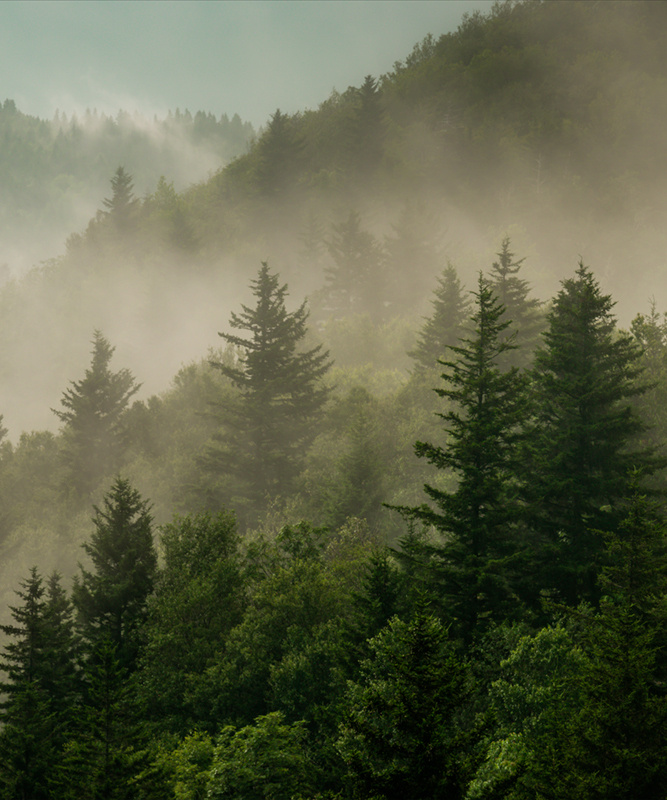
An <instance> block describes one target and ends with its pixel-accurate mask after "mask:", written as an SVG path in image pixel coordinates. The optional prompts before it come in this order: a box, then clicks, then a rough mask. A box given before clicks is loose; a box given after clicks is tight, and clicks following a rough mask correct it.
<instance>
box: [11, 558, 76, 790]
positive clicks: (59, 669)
mask: <svg viewBox="0 0 667 800" xmlns="http://www.w3.org/2000/svg"><path fill="white" fill-rule="evenodd" d="M21 586H22V588H21V589H20V590H19V591H18V592H17V594H18V596H19V598H20V600H21V604H20V605H17V606H14V607H12V608H11V612H12V617H13V620H14V621H13V623H12V624H10V625H2V626H0V630H2V632H3V633H4V634H5V635H6V636H7V637H8V642H7V644H6V645H5V648H4V654H3V657H2V659H1V660H0V671H2V672H4V673H5V680H3V681H2V682H1V683H0V691H1V692H2V695H3V702H2V703H1V704H0V720H1V721H2V728H1V730H0V797H1V798H3V800H4V799H5V798H6V799H7V800H10V798H11V800H13V799H14V798H18V797H31V798H36V800H38V799H41V798H43V799H44V800H47V798H48V799H50V798H51V797H52V796H53V794H52V791H53V772H54V769H55V768H56V766H57V764H58V762H59V760H60V758H61V755H62V749H63V747H64V744H65V741H66V739H67V737H68V735H69V733H70V732H71V730H72V727H73V722H74V719H73V718H74V713H75V712H74V708H75V703H76V700H78V690H79V686H78V679H77V675H76V671H75V654H76V646H75V638H74V634H73V630H72V619H71V610H70V608H69V604H68V601H67V598H66V595H65V593H64V591H63V589H62V587H61V585H60V580H59V577H58V575H56V574H54V575H52V576H51V578H50V579H49V581H48V586H47V589H46V590H45V588H44V582H43V580H42V578H41V576H40V575H39V573H38V572H37V570H36V568H33V569H32V570H31V572H30V576H29V578H28V579H27V580H25V581H23V582H22V584H21Z"/></svg>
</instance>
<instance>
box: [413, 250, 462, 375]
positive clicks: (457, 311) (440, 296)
mask: <svg viewBox="0 0 667 800" xmlns="http://www.w3.org/2000/svg"><path fill="white" fill-rule="evenodd" d="M434 294H435V298H434V299H433V300H432V301H431V302H432V305H433V313H432V314H431V316H430V317H428V318H427V319H426V322H425V324H424V327H423V328H422V329H421V331H420V333H419V337H418V339H417V344H416V346H415V348H414V349H413V350H412V351H411V352H410V353H408V355H409V356H410V357H411V358H413V359H414V360H415V361H416V362H417V365H418V367H420V368H421V369H424V370H429V371H430V370H433V369H435V368H436V367H437V365H438V361H439V359H442V358H445V356H446V354H447V349H448V348H451V347H455V346H456V345H457V344H458V343H459V340H460V339H462V338H463V337H464V335H465V326H466V323H467V322H468V320H469V317H470V310H471V304H470V300H469V298H468V297H467V296H465V295H464V293H463V286H462V285H461V281H460V280H459V277H458V274H457V272H456V269H455V268H454V267H453V266H452V265H451V264H448V265H447V267H446V268H445V269H444V270H443V272H442V275H441V276H440V277H439V278H438V286H437V287H436V289H435V291H434Z"/></svg>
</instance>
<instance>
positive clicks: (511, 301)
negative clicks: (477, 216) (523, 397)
mask: <svg viewBox="0 0 667 800" xmlns="http://www.w3.org/2000/svg"><path fill="white" fill-rule="evenodd" d="M509 247H510V240H509V237H508V236H506V237H505V238H504V239H503V241H502V244H501V250H500V252H499V253H498V261H495V262H494V263H493V266H492V267H491V276H490V283H491V288H492V289H493V291H494V293H495V294H496V296H497V297H498V299H499V300H500V302H501V303H502V305H503V306H504V307H505V319H508V320H511V322H512V330H513V332H515V334H516V338H515V341H514V344H515V345H516V347H515V349H513V350H512V351H511V352H508V353H507V354H506V356H505V358H506V360H507V364H508V365H510V366H517V367H527V366H528V365H529V364H530V363H531V361H532V358H533V351H534V350H535V348H536V347H537V344H538V337H539V333H540V331H541V329H542V327H543V326H542V316H541V314H540V310H539V309H540V304H539V302H538V301H537V300H535V299H532V298H529V297H528V295H529V293H530V287H529V285H528V282H527V281H525V280H523V278H520V277H519V274H518V273H519V270H520V269H521V266H522V265H523V262H524V261H525V258H521V259H519V260H518V261H515V260H514V253H512V252H510V249H509Z"/></svg>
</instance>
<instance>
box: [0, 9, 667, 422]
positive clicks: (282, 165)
mask: <svg viewBox="0 0 667 800" xmlns="http://www.w3.org/2000/svg"><path fill="white" fill-rule="evenodd" d="M666 20H667V15H666V13H665V7H664V5H663V4H655V3H645V2H633V3H615V4H609V5H606V6H603V7H600V6H599V4H596V3H593V2H586V1H584V2H579V3H575V4H563V3H532V2H521V3H500V4H498V5H497V6H496V7H494V9H493V11H492V12H491V13H489V14H488V15H483V14H479V13H475V14H472V15H470V16H468V17H467V18H465V19H464V21H463V23H462V24H461V26H460V28H459V30H458V31H456V32H455V33H451V34H446V35H443V36H441V37H439V38H435V37H427V38H426V39H425V40H424V41H423V42H421V43H419V44H418V45H417V46H416V47H415V48H414V50H413V51H412V53H411V54H409V55H408V56H407V57H406V58H405V59H404V60H403V61H400V62H397V63H396V65H395V69H394V70H393V72H391V73H389V74H387V75H384V76H381V77H380V78H377V79H375V78H373V77H372V76H367V78H366V79H365V80H363V81H360V85H359V86H358V87H349V89H348V90H346V91H345V92H343V93H337V92H334V93H333V94H332V95H331V96H330V97H329V98H327V99H325V100H324V101H323V102H322V103H321V105H320V106H319V108H318V109H316V110H312V111H304V112H301V113H298V114H293V115H286V114H283V113H281V112H280V111H277V112H276V113H275V114H273V115H272V117H271V119H270V120H269V121H268V123H267V125H266V127H265V129H264V130H263V132H262V133H261V135H260V136H259V137H258V138H257V140H256V141H255V142H254V143H253V144H252V146H251V147H250V148H249V149H248V152H244V153H242V154H239V155H238V156H237V157H236V158H235V159H233V160H232V161H231V163H230V164H228V165H227V166H226V167H224V168H222V169H219V170H218V171H216V172H215V173H214V174H213V175H212V176H211V177H209V178H208V179H206V180H203V181H202V182H200V183H198V184H194V183H192V184H191V185H188V186H187V188H181V187H178V183H177V181H176V178H175V176H174V175H172V174H169V171H168V170H167V169H162V170H160V174H163V175H165V180H164V181H163V182H162V183H161V184H160V185H157V181H156V184H155V185H154V187H153V188H151V189H149V190H145V188H144V187H145V182H144V178H143V177H141V175H142V173H141V170H142V169H143V167H142V164H141V162H140V160H138V159H136V158H135V159H133V158H130V157H125V158H124V159H123V162H124V164H123V165H124V167H125V169H126V171H127V172H128V173H129V174H130V175H132V177H133V180H134V186H135V193H136V195H137V200H138V202H137V206H136V209H137V214H136V219H135V224H134V226H133V228H132V230H131V231H129V230H128V231H125V232H123V233H119V231H118V230H116V229H115V228H114V225H113V220H112V219H110V217H109V215H108V214H105V213H104V211H103V210H102V209H103V208H104V206H103V199H104V198H105V197H107V198H108V196H109V191H110V190H109V184H108V181H109V179H110V178H111V177H112V175H113V172H114V170H115V168H116V167H117V166H118V165H117V164H112V163H104V168H105V170H106V172H107V174H106V185H105V187H104V189H100V191H99V195H98V200H97V203H96V208H97V209H100V211H99V212H98V213H97V214H96V215H95V216H94V217H92V219H91V220H90V223H89V225H88V227H87V228H86V229H84V230H80V232H79V233H74V234H73V235H71V236H70V237H69V239H68V246H67V251H66V252H65V254H64V255H63V256H61V257H59V258H57V259H54V260H52V261H51V262H48V263H46V264H43V265H42V266H40V267H38V268H35V269H34V270H33V271H32V272H31V273H30V274H29V275H28V276H26V277H25V278H23V279H18V280H15V281H14V282H12V283H11V284H10V285H8V286H7V287H6V288H5V290H4V291H3V293H2V295H1V296H0V308H2V311H3V314H2V322H0V348H1V351H2V353H3V361H2V364H0V374H1V375H2V377H3V396H2V397H0V401H1V405H0V409H2V410H3V412H4V414H5V421H6V423H7V424H8V425H9V427H10V430H12V432H13V434H15V432H17V431H18V430H21V429H23V428H31V427H49V426H50V427H52V426H53V420H52V419H51V418H50V417H49V414H48V412H47V411H46V409H48V408H50V407H52V406H53V405H54V403H55V402H56V400H57V397H58V393H59V392H60V391H62V389H63V388H64V387H65V386H66V385H67V381H68V380H71V379H72V378H73V377H75V376H76V375H77V374H78V373H79V372H80V370H81V369H82V368H83V366H84V365H85V359H86V353H87V349H88V342H89V340H90V336H91V332H92V331H93V330H95V329H101V330H102V331H103V332H104V333H105V335H107V336H108V337H109V339H110V340H111V341H112V342H113V343H114V344H115V345H116V346H117V348H118V349H117V357H118V358H119V360H120V361H121V362H122V363H126V364H127V365H128V366H129V367H131V368H132V369H133V371H134V372H135V374H136V375H137V377H138V379H139V380H141V381H142V382H143V383H144V385H145V387H146V391H147V392H148V393H150V392H155V391H159V390H160V389H161V388H163V387H165V386H166V385H168V382H169V379H170V378H171V376H172V375H173V374H174V373H175V372H176V370H177V369H178V367H179V366H180V365H181V364H183V363H188V362H189V361H190V360H192V359H193V358H194V359H196V358H198V357H201V356H202V355H203V353H204V352H205V349H206V347H208V346H213V345H215V344H216V338H215V337H216V334H217V331H218V330H219V329H220V328H221V326H223V325H224V324H225V321H226V319H227V318H228V315H229V311H230V310H231V309H232V308H234V307H235V306H236V305H237V304H238V302H239V300H240V299H243V298H244V297H245V295H244V291H245V288H244V287H246V286H247V282H248V277H249V276H251V275H252V274H254V271H255V270H256V268H257V265H258V264H259V263H260V261H262V260H268V261H269V262H270V264H271V266H272V268H275V269H276V270H277V271H278V272H280V274H281V276H282V277H283V278H284V279H285V280H287V281H288V282H289V284H290V290H291V294H292V296H293V297H294V298H295V302H296V299H298V298H299V297H302V296H303V295H308V296H310V298H311V305H312V307H313V314H314V318H315V319H314V321H317V323H318V325H320V326H322V325H325V324H326V322H327V314H328V313H329V312H328V311H327V309H330V305H329V306H328V305H327V302H328V301H326V299H325V296H326V294H327V281H328V278H327V276H328V275H330V274H331V269H332V264H333V261H332V259H333V258H334V255H333V254H334V250H332V247H334V245H335V239H336V236H337V235H338V233H337V230H339V229H341V226H343V227H344V226H345V224H346V221H348V220H350V219H353V215H355V214H356V215H357V217H358V228H359V235H361V236H362V238H363V236H367V237H371V239H370V240H369V241H371V245H372V246H370V250H368V254H367V256H364V258H365V259H366V261H363V265H364V267H363V268H364V270H366V271H367V272H368V273H369V275H374V278H373V279H372V281H373V282H372V284H371V288H373V286H375V287H377V291H375V292H373V291H371V292H370V294H368V296H369V297H370V298H371V299H372V300H373V301H374V302H376V305H377V308H378V309H380V310H381V311H382V315H384V317H385V318H391V317H396V318H399V317H402V318H405V319H406V320H412V322H411V323H409V324H411V325H412V326H413V327H415V326H416V325H418V320H419V314H420V313H421V311H422V310H423V309H424V307H425V305H426V304H427V302H428V298H429V293H430V291H431V288H432V286H433V285H434V281H435V276H436V275H437V274H438V272H439V271H440V270H441V269H442V268H443V266H444V265H445V263H446V261H447V259H450V260H451V261H452V262H453V263H455V264H456V265H457V267H458V268H459V269H460V270H461V271H462V274H463V277H464V278H465V279H466V282H467V283H468V284H470V278H471V276H473V275H474V273H475V271H476V270H477V269H478V268H479V264H480V260H481V261H482V262H483V263H486V262H487V261H489V260H490V259H492V258H493V254H494V253H495V252H496V250H497V247H498V243H499V241H500V240H501V238H502V237H503V236H504V235H505V234H506V233H508V232H509V233H510V234H511V237H512V242H513V246H514V247H515V249H517V251H518V252H520V253H521V254H524V255H529V256H530V258H529V259H528V264H529V267H528V270H529V272H528V273H527V275H526V277H527V278H528V279H529V280H530V281H531V283H532V284H533V285H534V286H535V288H536V291H537V293H538V294H539V295H540V296H541V297H543V298H545V297H548V296H549V295H550V294H552V293H553V291H554V290H555V288H556V287H557V285H558V280H559V279H560V278H561V277H563V276H564V275H566V274H569V272H570V270H571V268H572V267H573V265H574V264H576V262H577V261H578V259H579V257H581V258H583V259H584V261H586V262H587V263H588V264H590V266H591V268H592V269H593V270H594V271H595V272H596V274H598V275H599V276H600V278H601V280H602V281H603V284H604V286H605V288H606V289H608V290H609V291H611V292H612V293H613V294H614V295H615V296H616V297H618V298H620V299H621V300H622V303H621V305H620V306H619V311H620V312H621V313H622V314H623V315H624V318H625V319H626V321H629V319H630V317H631V316H632V315H633V314H634V313H636V311H638V310H642V309H644V308H645V306H646V303H647V301H648V297H649V296H651V295H655V297H656V301H657V303H658V307H659V308H660V307H662V306H663V305H664V304H665V303H666V302H667V294H665V295H664V296H663V294H662V293H663V292H665V288H664V287H663V286H662V285H661V283H658V282H657V278H656V276H657V275H659V273H660V269H661V266H662V263H663V257H664V253H665V252H666V251H667V241H666V240H665V235H666V234H665V232H664V231H663V230H662V227H663V226H662V225H661V220H662V219H663V218H664V214H663V211H664V210H667V209H664V197H665V192H664V175H665V172H664V170H662V169H661V168H660V165H662V164H663V163H665V162H666V161H667V145H666V144H665V142H664V141H663V137H662V136H661V131H662V129H663V127H662V123H663V119H662V117H663V111H662V109H663V108H665V107H667V102H664V101H665V100H666V99H667V98H665V93H666V89H665V87H666V86H667V64H666V61H665V57H664V54H663V51H662V47H661V44H660V43H661V41H662V38H661V37H662V34H663V33H664V32H665V28H666V27H667V21H666ZM5 105H7V104H5ZM2 113H3V114H5V113H7V114H12V113H13V114H17V113H19V112H18V111H17V110H16V109H13V110H12V108H11V107H9V108H7V109H5V106H3V112H2ZM91 118H92V119H93V120H94V119H95V115H94V114H92V115H91ZM123 119H124V121H123ZM123 119H120V120H115V121H112V120H110V119H108V118H99V119H98V120H97V121H94V123H93V122H91V124H94V126H95V128H96V130H97V129H99V130H104V129H107V128H108V129H109V130H111V128H114V130H116V129H117V130H121V129H122V126H123V125H124V124H126V123H127V119H126V118H123ZM197 119H198V117H197V115H195V118H193V119H192V131H194V130H195V125H196V121H197ZM199 119H200V123H201V124H204V123H206V124H208V123H207V120H208V122H210V123H211V125H213V122H214V120H211V119H210V117H208V116H206V115H205V114H203V112H202V116H200V117H199ZM52 124H55V123H52ZM58 124H59V125H60V126H61V128H62V130H61V133H62V131H63V130H65V131H66V130H69V131H70V132H71V131H74V133H75V134H76V130H77V127H78V124H79V123H78V122H77V123H75V124H73V123H72V120H71V119H70V120H66V119H63V118H62V117H60V118H59V120H58ZM128 124H129V123H128ZM152 124H153V123H151V124H150V125H152ZM187 124H190V123H189V122H188V123H187ZM40 125H47V123H43V124H42V123H40ZM150 125H149V127H150ZM215 125H219V123H215ZM215 125H213V127H215ZM58 135H60V134H58ZM63 135H64V134H63ZM56 138H57V137H56ZM161 163H162V164H164V163H165V162H161ZM186 183H187V181H186ZM174 184H176V186H177V187H178V188H181V190H180V191H178V190H177V188H175V186H174ZM350 235H351V234H350ZM371 253H374V255H370V254H371ZM378 254H379V255H378ZM368 259H371V260H372V259H376V261H373V265H372V266H370V261H368ZM628 264H632V268H631V269H629V268H628ZM373 270H375V272H373ZM362 294H363V293H362ZM378 313H379V312H378ZM44 330H48V331H49V334H48V336H46V337H45V336H44ZM399 361H400V359H399ZM26 398H27V399H26ZM39 409H43V410H42V411H40V410H39Z"/></svg>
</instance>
